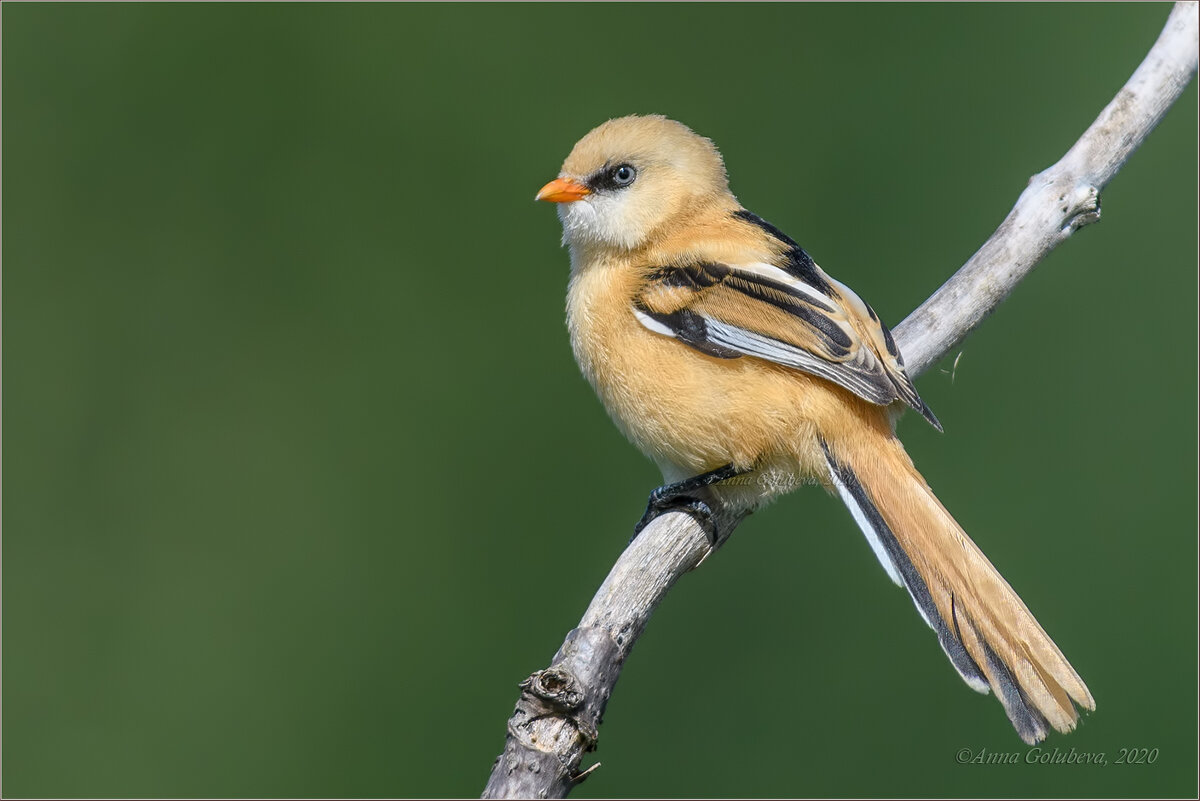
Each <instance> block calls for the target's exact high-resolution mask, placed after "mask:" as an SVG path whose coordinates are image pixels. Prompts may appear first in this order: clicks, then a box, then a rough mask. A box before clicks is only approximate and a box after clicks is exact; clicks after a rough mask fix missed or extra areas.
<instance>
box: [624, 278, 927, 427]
mask: <svg viewBox="0 0 1200 801" xmlns="http://www.w3.org/2000/svg"><path fill="white" fill-rule="evenodd" d="M633 312H634V314H635V315H636V317H637V318H638V320H639V321H640V322H641V324H642V325H643V326H645V327H646V328H648V329H649V330H651V331H654V332H655V333H658V334H662V335H664V336H670V337H673V338H675V339H678V340H679V341H681V342H683V343H684V344H687V345H689V346H691V347H693V348H695V349H697V350H699V351H701V352H703V353H707V354H708V355H710V356H716V357H718V358H726V359H729V358H738V357H742V356H752V357H756V358H760V359H765V360H767V361H769V362H774V363H775V364H780V365H783V366H785V367H791V368H794V369H797V370H801V371H803V372H806V373H810V374H812V375H816V376H820V377H821V378H824V379H826V380H828V381H832V382H833V383H835V384H837V385H838V386H840V387H844V388H845V389H847V390H849V391H850V392H853V393H854V394H855V395H858V396H859V397H860V398H863V399H864V400H867V401H870V402H871V403H875V404H879V405H881V406H883V405H887V404H889V403H892V402H893V401H896V400H902V401H904V402H905V403H906V404H908V405H909V406H911V407H912V408H914V409H916V410H917V411H918V412H920V413H921V414H922V415H923V416H924V417H925V418H926V419H927V420H928V421H929V422H930V423H931V424H932V425H933V426H934V427H935V428H937V429H938V430H939V431H940V430H941V425H940V424H939V423H938V421H937V418H936V417H934V416H933V412H932V411H930V410H929V407H928V406H926V405H925V403H924V401H922V400H921V397H920V395H918V394H917V390H916V388H915V387H914V386H913V384H912V381H911V380H910V379H909V377H908V375H907V374H906V373H905V371H904V361H903V359H902V358H901V356H900V351H899V349H898V348H897V347H896V343H895V340H893V339H892V335H891V332H890V331H888V329H887V327H886V326H885V325H884V324H883V323H882V322H880V320H879V317H878V316H877V315H876V314H875V312H874V310H872V309H871V307H870V306H868V305H867V304H866V303H865V302H864V301H863V300H862V299H861V298H859V297H858V295H856V294H854V292H853V291H852V290H851V289H850V288H849V287H847V286H845V285H844V284H841V283H839V282H838V281H835V280H834V279H832V278H830V277H829V276H828V275H826V274H825V273H824V272H822V271H821V270H820V269H819V268H818V267H816V265H815V264H813V263H812V262H811V260H809V261H808V263H807V264H806V265H805V270H804V274H803V275H800V274H798V271H797V270H794V269H792V270H788V269H784V268H782V267H779V266H776V265H773V264H767V263H762V262H756V263H750V264H722V263H715V262H710V261H703V260H693V261H689V262H686V263H683V264H678V265H671V266H667V267H660V268H656V269H654V270H651V271H650V272H649V274H648V276H647V279H646V281H645V283H644V285H643V286H642V288H641V291H640V292H639V293H638V295H637V296H636V297H635V299H634V304H633Z"/></svg>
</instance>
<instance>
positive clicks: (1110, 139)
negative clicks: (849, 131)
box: [892, 2, 1197, 376]
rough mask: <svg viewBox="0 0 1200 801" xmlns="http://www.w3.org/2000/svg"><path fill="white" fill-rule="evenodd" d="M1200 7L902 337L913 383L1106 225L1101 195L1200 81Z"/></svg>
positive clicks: (1175, 20)
mask: <svg viewBox="0 0 1200 801" xmlns="http://www.w3.org/2000/svg"><path fill="white" fill-rule="evenodd" d="M1196 16H1197V13H1196V3H1194V2H1189V3H1176V4H1175V8H1174V9H1173V10H1172V11H1171V16H1170V17H1169V18H1168V19H1167V24H1166V27H1164V28H1163V31H1162V33H1161V34H1160V35H1159V37H1158V41H1157V42H1155V43H1154V47H1152V48H1151V49H1150V52H1149V54H1148V55H1147V56H1146V58H1145V60H1144V61H1142V63H1141V66H1139V67H1138V68H1137V70H1136V71H1135V72H1134V73H1133V76H1132V77H1131V78H1130V79H1129V81H1128V82H1127V83H1126V84H1125V86H1124V87H1122V89H1121V91H1119V92H1117V96H1116V97H1114V98H1113V100H1112V102H1111V103H1109V104H1108V105H1107V106H1105V108H1104V111H1102V112H1100V116H1099V117H1097V118H1096V121H1095V122H1093V123H1092V125H1091V127H1090V128H1088V129H1087V131H1085V132H1084V134H1083V136H1081V137H1080V138H1079V141H1077V142H1076V143H1075V144H1074V146H1073V147H1072V148H1071V149H1070V150H1068V151H1067V154H1066V155H1065V156H1063V157H1062V158H1061V159H1060V160H1059V161H1058V163H1057V164H1055V165H1054V166H1052V167H1049V168H1048V169H1045V170H1043V171H1042V172H1039V173H1038V174H1037V175H1035V176H1033V177H1032V178H1030V179H1029V185H1028V186H1027V187H1026V188H1025V191H1024V192H1022V193H1021V197H1020V198H1018V199H1017V204H1016V205H1015V206H1013V209H1012V211H1010V212H1009V213H1008V216H1007V217H1005V218H1004V222H1002V223H1000V227H999V228H997V229H996V232H995V233H993V234H992V235H991V237H990V238H989V239H988V240H987V242H985V243H984V244H983V247H981V248H980V249H979V250H978V251H977V252H976V253H975V255H974V256H972V257H971V258H970V260H969V261H968V262H967V263H966V264H965V265H963V267H962V269H960V270H959V271H958V272H957V273H955V274H954V276H953V277H952V278H951V279H950V280H949V281H947V282H946V283H945V284H943V285H942V287H941V288H940V289H939V290H938V291H937V292H934V293H933V295H932V296H931V297H930V298H929V300H927V301H925V302H924V303H922V304H921V306H920V307H919V308H918V309H917V310H916V311H914V312H913V313H912V314H910V315H909V316H908V317H907V318H906V319H905V320H904V322H902V323H900V325H898V326H896V328H895V329H893V332H892V333H893V334H894V335H895V337H896V342H897V343H898V344H899V345H900V351H901V353H903V354H904V362H905V365H906V366H907V368H908V372H909V375H913V376H916V375H919V374H920V373H923V372H925V371H926V370H927V369H929V367H930V366H931V365H933V363H934V362H936V361H937V360H938V359H941V358H942V357H943V356H945V355H946V354H947V353H948V352H949V351H950V350H951V349H952V348H953V347H954V346H955V345H957V344H958V343H960V342H962V341H963V339H964V338H965V337H966V336H967V334H969V333H971V331H973V330H974V329H975V326H977V325H979V324H980V323H981V322H983V319H984V318H985V317H987V316H988V315H989V314H991V313H992V311H994V310H995V308H996V307H997V306H999V305H1000V302H1001V301H1003V300H1004V299H1005V298H1006V297H1008V295H1009V293H1010V292H1012V291H1013V289H1014V288H1015V287H1016V285H1017V283H1018V282H1019V281H1020V280H1021V279H1022V278H1024V277H1025V276H1026V275H1028V274H1029V273H1030V272H1031V271H1032V270H1033V268H1034V267H1035V266H1037V264H1038V262H1040V261H1041V260H1042V259H1044V258H1045V257H1046V254H1048V253H1049V252H1050V251H1051V250H1053V249H1054V248H1055V247H1057V246H1058V245H1059V244H1061V243H1062V242H1063V241H1065V240H1066V238H1067V237H1069V236H1070V235H1071V234H1072V233H1074V232H1075V230H1076V229H1078V228H1082V227H1083V226H1085V225H1087V224H1088V223H1093V222H1095V221H1096V220H1099V219H1100V191H1101V190H1102V189H1104V187H1105V186H1106V185H1107V184H1108V182H1109V181H1110V180H1111V179H1112V177H1113V176H1114V175H1116V174H1117V171H1118V170H1119V169H1121V166H1122V165H1123V164H1124V163H1125V161H1126V160H1127V159H1128V158H1129V157H1130V156H1131V155H1133V152H1134V151H1135V150H1137V149H1138V147H1139V146H1140V145H1141V144H1142V142H1143V141H1145V139H1146V137H1147V136H1148V135H1149V134H1150V132H1151V131H1152V130H1154V127H1155V126H1156V125H1158V123H1159V121H1160V120H1161V119H1162V118H1163V115H1164V114H1166V113H1167V109H1168V108H1170V107H1171V105H1172V104H1173V103H1174V102H1175V101H1176V100H1177V99H1178V98H1179V95H1181V94H1182V93H1183V90H1184V88H1185V87H1187V85H1188V83H1189V82H1190V81H1191V80H1192V76H1193V75H1195V74H1196V57H1197V46H1196V37H1197V24H1196Z"/></svg>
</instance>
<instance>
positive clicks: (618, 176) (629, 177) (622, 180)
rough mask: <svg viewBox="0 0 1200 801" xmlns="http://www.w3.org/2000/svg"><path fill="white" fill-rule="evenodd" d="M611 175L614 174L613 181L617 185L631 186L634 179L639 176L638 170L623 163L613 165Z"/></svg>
mask: <svg viewBox="0 0 1200 801" xmlns="http://www.w3.org/2000/svg"><path fill="white" fill-rule="evenodd" d="M610 175H612V180H613V183H614V184H616V185H617V186H629V185H630V184H631V183H633V179H634V178H637V170H635V169H634V168H633V167H630V166H629V165H628V164H622V165H620V166H619V167H613V169H612V172H611V173H610Z"/></svg>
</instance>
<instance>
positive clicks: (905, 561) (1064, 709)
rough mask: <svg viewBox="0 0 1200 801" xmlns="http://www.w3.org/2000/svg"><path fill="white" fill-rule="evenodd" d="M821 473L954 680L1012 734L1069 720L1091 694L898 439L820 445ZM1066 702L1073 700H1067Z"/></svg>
mask: <svg viewBox="0 0 1200 801" xmlns="http://www.w3.org/2000/svg"><path fill="white" fill-rule="evenodd" d="M821 444H822V447H823V448H824V450H825V458H826V460H827V462H828V464H829V477H830V480H831V481H832V482H833V485H834V487H835V488H836V489H837V492H838V494H839V495H840V496H841V498H842V500H843V501H845V503H846V506H847V507H849V509H850V513H851V514H852V515H853V516H854V519H855V521H856V522H857V523H858V525H859V526H860V527H861V528H862V530H863V533H864V534H866V536H867V540H868V541H869V542H870V543H871V547H872V548H873V549H874V551H875V555H876V556H878V557H879V561H880V562H881V563H882V564H883V568H884V570H886V571H887V573H888V575H889V576H891V578H892V581H894V582H896V584H898V585H900V586H902V587H904V588H906V589H907V590H908V594H909V595H911V596H912V599H913V602H914V603H915V604H916V605H917V610H918V611H919V612H920V613H921V617H923V618H924V619H925V622H926V623H928V624H929V626H930V628H932V629H933V630H934V632H936V633H937V637H938V642H940V643H941V646H942V649H943V650H944V651H945V652H946V655H947V656H948V657H950V661H951V663H953V665H954V667H955V668H956V669H957V670H958V672H959V674H960V675H961V676H962V677H963V680H965V681H966V682H967V684H968V685H970V686H971V687H972V688H973V689H975V690H977V691H979V692H982V693H986V692H988V691H989V689H990V690H991V691H992V692H994V693H995V694H996V697H997V698H999V699H1000V703H1002V704H1003V705H1004V711H1005V712H1007V713H1008V719H1009V720H1010V721H1012V724H1013V726H1014V727H1016V730H1017V733H1018V734H1019V735H1020V736H1021V739H1022V740H1024V741H1025V742H1026V743H1029V744H1030V745H1032V744H1034V743H1037V742H1040V741H1041V740H1043V739H1045V737H1046V734H1047V731H1048V730H1047V725H1049V726H1053V727H1054V728H1055V729H1057V730H1058V731H1060V732H1069V731H1071V730H1072V729H1074V728H1075V723H1076V721H1077V720H1078V718H1079V716H1078V713H1077V711H1076V709H1075V704H1079V705H1080V706H1082V707H1084V708H1085V709H1089V710H1091V709H1095V708H1096V702H1095V701H1094V700H1093V699H1092V694H1091V693H1090V692H1088V688H1087V687H1086V686H1085V685H1084V683H1083V681H1082V680H1081V679H1080V678H1079V674H1077V673H1076V672H1075V670H1074V669H1073V668H1072V667H1071V665H1070V664H1069V663H1068V662H1067V660H1066V658H1065V657H1064V656H1063V655H1062V652H1061V651H1059V650H1058V646H1056V645H1055V644H1054V642H1053V641H1052V640H1051V639H1050V637H1049V635H1047V634H1046V632H1045V631H1043V630H1042V627H1041V626H1040V625H1038V622H1037V620H1035V619H1034V617H1033V614H1032V613H1030V611H1029V609H1028V608H1027V607H1026V606H1025V604H1024V603H1023V602H1022V601H1021V599H1020V598H1018V597H1017V594H1016V593H1015V592H1013V589H1012V587H1009V586H1008V582H1006V581H1005V580H1004V578H1003V577H1002V576H1001V575H1000V574H999V573H998V572H997V571H996V568H994V567H992V563H991V562H989V561H988V559H987V557H986V556H984V555H983V552H982V551H980V550H979V548H978V547H977V546H976V545H975V543H973V542H971V539H970V538H969V537H968V536H967V534H966V532H964V531H963V530H962V528H961V527H960V526H959V525H958V523H956V522H955V521H954V518H953V517H951V516H950V513H949V512H947V511H946V509H945V507H943V506H942V504H941V503H940V502H939V501H938V499H937V498H936V497H935V496H934V494H933V491H932V490H930V489H929V486H928V485H927V484H926V483H925V479H923V478H922V477H921V474H920V473H918V472H917V470H916V468H915V467H913V464H912V460H911V459H909V458H908V454H907V453H905V452H904V448H903V447H902V446H901V445H900V442H899V440H897V439H895V438H894V437H884V436H882V435H881V436H880V437H878V438H877V439H875V438H871V439H868V440H865V441H850V442H840V441H839V442H836V443H825V442H822V443H821ZM1072 702H1074V703H1072Z"/></svg>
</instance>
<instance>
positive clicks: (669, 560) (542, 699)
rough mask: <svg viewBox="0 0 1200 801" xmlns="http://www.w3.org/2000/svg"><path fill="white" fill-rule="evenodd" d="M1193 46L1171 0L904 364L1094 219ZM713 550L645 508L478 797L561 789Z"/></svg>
mask: <svg viewBox="0 0 1200 801" xmlns="http://www.w3.org/2000/svg"><path fill="white" fill-rule="evenodd" d="M1198 50H1200V47H1198V26H1197V4H1196V3H1195V2H1186V3H1184V2H1181V3H1176V5H1175V7H1174V9H1173V10H1172V12H1171V15H1170V17H1169V18H1168V20H1167V24H1166V27H1165V28H1164V29H1163V32H1162V34H1161V35H1160V36H1159V38H1158V41H1157V42H1155V44H1154V47H1153V48H1151V50H1150V52H1149V54H1147V56H1146V58H1145V60H1144V61H1143V62H1142V64H1141V66H1139V67H1138V69H1137V70H1136V71H1135V72H1134V74H1133V76H1132V77H1131V78H1130V79H1129V81H1128V82H1127V83H1126V84H1125V86H1124V87H1123V88H1122V89H1121V91H1120V92H1118V93H1117V96H1116V97H1115V98H1114V99H1113V101H1112V102H1111V103H1109V104H1108V106H1106V107H1105V109H1104V110H1103V111H1102V112H1101V113H1100V116H1099V117H1097V118H1096V121H1095V122H1094V123H1092V125H1091V127H1089V128H1088V129H1087V131H1086V132H1085V133H1084V134H1083V136H1082V137H1080V139H1079V141H1077V142H1076V143H1075V145H1074V146H1073V147H1072V148H1071V149H1070V150H1069V151H1068V152H1067V154H1066V155H1065V156H1063V158H1062V159H1061V160H1059V162H1058V163H1056V164H1055V165H1054V166H1052V167H1050V168H1048V169H1046V170H1044V171H1042V172H1040V173H1038V174H1037V175H1035V176H1033V177H1032V178H1031V179H1030V180H1029V185H1028V187H1027V188H1026V189H1025V191H1024V192H1022V193H1021V196H1020V198H1018V200H1017V203H1016V205H1015V206H1014V207H1013V209H1012V211H1011V212H1009V214H1008V216H1007V217H1006V218H1005V219H1004V222H1002V223H1001V224H1000V227H999V228H997V229H996V231H995V233H993V234H992V236H991V237H990V238H989V239H988V240H987V242H985V243H984V245H983V247H981V248H980V249H979V251H978V252H976V253H975V255H974V256H972V257H971V259H970V260H969V261H968V262H967V263H966V264H965V265H964V266H963V267H962V269H960V270H959V271H958V272H957V273H955V275H954V276H953V277H952V278H951V279H950V280H949V281H947V282H946V283H945V284H944V285H943V286H942V287H941V288H940V289H938V291H937V292H935V293H934V294H933V296H932V297H930V298H929V300H927V301H926V302H925V303H923V304H921V306H920V308H918V309H917V310H916V311H914V312H913V313H912V314H911V315H909V317H908V318H907V319H905V320H904V322H902V323H901V324H900V325H899V326H897V327H896V329H895V331H894V333H895V337H896V341H897V342H898V344H899V345H900V349H901V351H902V352H903V354H904V358H905V362H906V364H907V366H908V372H909V374H910V375H912V376H916V375H919V374H920V373H922V372H924V371H925V370H927V369H929V367H930V366H932V365H933V364H934V363H936V362H937V361H938V360H939V359H941V358H942V357H943V356H945V355H946V354H947V353H948V352H949V351H950V350H951V349H952V348H954V346H955V345H957V344H958V343H959V342H961V341H962V340H963V338H964V337H966V335H967V334H969V333H970V332H971V331H972V330H973V329H974V328H975V327H976V326H977V325H979V323H980V322H982V321H983V319H984V318H985V317H987V316H988V315H989V314H990V313H991V312H992V311H993V310H994V309H995V308H996V307H997V306H998V305H999V304H1000V303H1001V302H1002V301H1003V300H1004V299H1005V298H1006V297H1007V296H1008V295H1009V293H1010V292H1012V290H1013V288H1014V287H1015V286H1016V285H1017V283H1018V282H1019V281H1020V280H1021V279H1022V278H1024V277H1025V276H1026V275H1027V274H1029V272H1030V271H1032V270H1033V268H1034V266H1036V265H1037V263H1038V262H1039V261H1041V260H1042V259H1043V258H1045V256H1046V254H1047V253H1049V252H1050V251H1051V250H1053V249H1054V248H1055V247H1056V246H1057V245H1058V244H1059V243H1061V242H1063V241H1064V240H1066V239H1067V237H1069V236H1070V235H1071V234H1072V233H1073V232H1074V231H1075V230H1076V229H1077V228H1080V227H1082V226H1084V225H1087V224H1088V223H1091V222H1095V221H1096V220H1098V219H1099V218H1100V191H1101V190H1102V189H1103V188H1104V187H1105V185H1107V183H1108V182H1109V180H1111V179H1112V177H1113V176H1114V175H1116V173H1117V171H1118V170H1119V169H1120V168H1121V166H1122V165H1123V164H1124V163H1125V161H1126V160H1127V159H1128V158H1129V157H1130V156H1131V155H1132V154H1133V152H1134V151H1135V150H1137V148H1138V147H1139V146H1140V145H1141V143H1142V142H1143V141H1144V140H1145V138H1146V136H1147V135H1148V134H1149V133H1150V131H1152V130H1153V129H1154V127H1155V126H1156V125H1157V124H1158V122H1159V121H1160V120H1161V119H1162V117H1163V115H1164V114H1165V113H1166V111H1167V109H1168V108H1170V107H1171V105H1172V104H1173V103H1174V102H1175V101H1176V99H1178V97H1179V95H1180V94H1182V92H1183V90H1184V88H1185V87H1186V86H1187V85H1188V83H1189V82H1190V81H1191V79H1192V76H1194V75H1195V73H1196V65H1197V54H1198ZM727 514H728V513H726V512H723V511H721V510H719V509H718V515H719V516H721V515H726V517H725V518H724V519H719V520H718V522H719V528H720V530H721V532H722V534H723V536H725V537H727V536H728V535H729V533H730V532H732V530H733V529H734V527H735V526H736V525H737V523H738V522H739V519H732V518H729V517H728V516H727ZM720 545H721V543H717V547H719V546H720ZM713 550H715V548H713V547H712V546H710V544H709V541H708V538H707V537H706V536H705V534H704V532H703V530H702V529H701V528H700V527H699V526H698V525H697V524H696V522H695V521H694V520H693V519H692V518H691V517H689V516H688V515H685V514H681V513H672V514H666V515H663V516H661V517H659V518H657V519H655V520H654V521H653V522H652V523H651V524H650V525H649V526H647V527H646V528H645V529H644V530H643V531H642V533H641V534H640V535H638V537H637V538H636V539H635V540H634V541H633V542H632V543H631V544H630V546H629V547H628V548H626V549H625V551H624V553H622V554H621V556H620V558H619V559H618V560H617V563H616V564H615V565H614V566H613V569H612V572H610V573H609V575H608V578H607V579H605V581H604V584H603V585H601V587H600V590H599V591H598V592H597V593H596V595H595V597H594V598H593V599H592V603H591V605H590V606H589V607H588V609H587V612H585V613H584V616H583V619H582V620H581V621H580V623H579V627H578V628H576V629H574V630H572V631H571V632H570V634H568V635H567V639H566V641H565V642H564V643H563V645H562V647H561V648H560V649H559V651H558V653H557V654H556V655H555V657H554V659H553V661H552V662H551V665H550V667H548V668H546V669H545V670H540V671H538V672H537V673H534V674H533V675H532V676H530V677H529V678H528V679H526V680H525V681H524V682H522V684H521V690H522V692H521V698H520V699H519V700H518V702H517V707H516V710H515V711H514V712H513V715H512V717H511V718H510V719H509V722H508V736H507V738H506V741H505V747H504V753H503V754H501V755H500V757H498V758H497V760H496V764H495V766H494V768H493V770H492V775H491V778H490V779H489V781H488V784H487V787H486V789H485V790H484V792H483V797H484V798H562V797H565V796H566V794H567V793H568V792H570V790H571V788H572V787H573V786H574V785H575V784H576V783H578V782H579V781H581V780H582V779H583V778H585V776H586V775H588V774H590V773H591V772H592V769H591V768H589V769H588V770H586V771H584V772H582V773H581V772H580V768H579V764H580V761H581V760H582V757H583V754H584V753H585V752H587V751H590V750H592V749H593V748H594V747H595V743H596V737H597V727H598V726H599V724H600V718H601V716H602V715H603V712H604V707H605V705H606V704H607V702H608V698H609V695H610V694H611V692H612V689H613V687H614V685H615V684H616V681H617V677H618V676H619V675H620V671H621V666H622V665H623V663H624V661H625V658H626V657H627V656H628V655H629V651H630V649H631V648H632V647H633V644H634V643H635V642H636V641H637V638H638V637H639V636H640V635H641V633H642V631H643V629H644V628H645V626H646V621H647V620H648V619H649V618H650V615H651V614H653V612H654V610H655V609H656V608H657V606H658V604H659V602H660V601H661V600H662V598H663V596H664V595H665V594H666V593H667V591H668V590H669V589H670V588H671V587H672V586H673V585H674V584H675V582H676V581H678V580H679V578H680V577H682V576H683V574H684V573H687V572H688V571H689V570H692V569H694V568H696V567H697V566H699V564H700V563H701V562H703V561H704V559H705V558H706V557H707V556H708V555H709V554H710V553H711V552H712V551H713ZM594 767H595V766H593V768H594Z"/></svg>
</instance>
